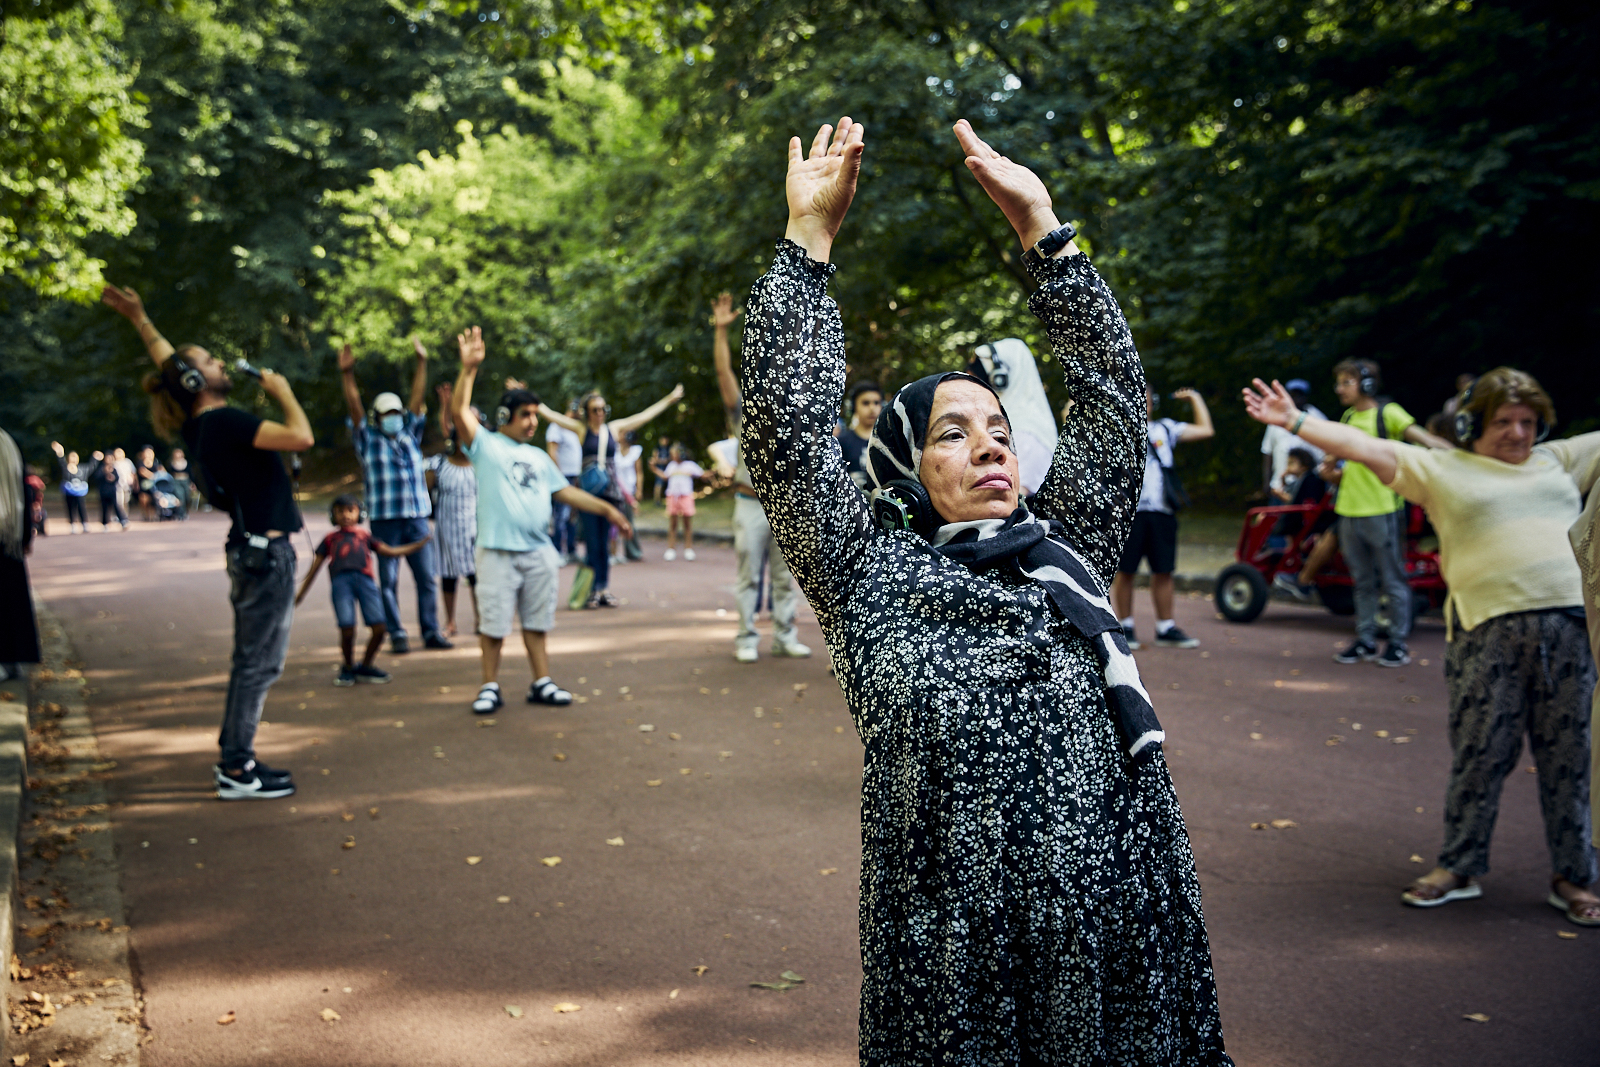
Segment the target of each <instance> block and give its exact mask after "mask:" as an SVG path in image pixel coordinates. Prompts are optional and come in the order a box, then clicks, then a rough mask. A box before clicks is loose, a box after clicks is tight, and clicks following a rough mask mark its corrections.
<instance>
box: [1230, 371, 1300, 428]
mask: <svg viewBox="0 0 1600 1067" xmlns="http://www.w3.org/2000/svg"><path fill="white" fill-rule="evenodd" d="M1244 409H1245V411H1247V412H1249V414H1250V417H1251V418H1252V419H1255V420H1256V421H1257V422H1264V423H1266V424H1267V425H1268V426H1287V425H1289V423H1291V422H1293V421H1294V419H1295V416H1297V415H1299V414H1300V409H1299V408H1297V407H1295V406H1294V401H1293V400H1290V399H1289V390H1287V389H1285V388H1284V387H1283V386H1282V385H1279V384H1278V381H1277V379H1276V378H1274V379H1273V381H1272V384H1271V385H1268V384H1267V383H1266V382H1264V381H1262V380H1261V379H1260V378H1257V379H1255V388H1254V389H1252V388H1251V387H1250V386H1248V385H1247V386H1245V387H1244Z"/></svg>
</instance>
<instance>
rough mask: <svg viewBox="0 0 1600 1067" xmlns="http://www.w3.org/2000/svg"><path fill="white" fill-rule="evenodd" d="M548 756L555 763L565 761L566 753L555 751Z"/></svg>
mask: <svg viewBox="0 0 1600 1067" xmlns="http://www.w3.org/2000/svg"><path fill="white" fill-rule="evenodd" d="M550 758H551V759H553V760H555V761H556V762H557V763H565V762H567V754H566V753H565V752H557V753H556V754H555V755H553V756H551V757H550Z"/></svg>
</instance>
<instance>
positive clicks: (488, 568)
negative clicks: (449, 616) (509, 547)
mask: <svg viewBox="0 0 1600 1067" xmlns="http://www.w3.org/2000/svg"><path fill="white" fill-rule="evenodd" d="M477 561H478V632H479V633H480V634H483V635H484V636H486V637H505V636H506V635H507V634H509V633H510V632H511V621H512V620H513V619H517V620H519V621H521V623H522V628H523V629H524V630H531V631H533V632H535V633H545V632H546V631H548V630H550V629H552V628H553V627H554V626H555V624H556V595H557V592H558V590H557V588H556V587H557V585H558V584H559V579H560V577H561V556H560V554H559V553H557V552H556V550H555V547H554V546H552V545H541V546H540V547H539V548H535V549H531V550H529V551H527V552H503V551H501V550H500V549H498V548H484V547H483V546H482V545H479V546H478V551H477Z"/></svg>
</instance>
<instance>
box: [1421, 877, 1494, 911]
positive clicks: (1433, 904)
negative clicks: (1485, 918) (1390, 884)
mask: <svg viewBox="0 0 1600 1067" xmlns="http://www.w3.org/2000/svg"><path fill="white" fill-rule="evenodd" d="M1419 885H1424V886H1428V887H1429V888H1430V889H1438V890H1440V893H1439V895H1438V896H1436V897H1423V896H1418V895H1417V894H1415V893H1413V892H1412V891H1411V890H1412V889H1415V888H1416V887H1417V886H1419ZM1481 896H1483V886H1482V885H1480V884H1479V883H1477V882H1468V883H1467V884H1466V885H1458V886H1456V887H1455V888H1454V889H1445V888H1444V887H1443V886H1436V885H1433V884H1432V883H1431V882H1413V883H1411V888H1410V889H1407V890H1406V891H1405V892H1404V893H1401V894H1400V902H1401V903H1403V904H1409V905H1410V906H1411V907H1413V908H1437V907H1438V906H1439V905H1441V904H1448V903H1450V902H1451V901H1453V900H1476V899H1478V898H1479V897H1481Z"/></svg>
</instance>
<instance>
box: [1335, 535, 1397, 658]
mask: <svg viewBox="0 0 1600 1067" xmlns="http://www.w3.org/2000/svg"><path fill="white" fill-rule="evenodd" d="M1405 521H1406V513H1405V509H1404V508H1402V509H1400V510H1399V511H1392V512H1390V513H1389V514H1387V515H1363V516H1361V517H1359V518H1353V517H1351V516H1348V515H1345V516H1341V517H1340V519H1339V551H1340V552H1342V553H1343V554H1344V562H1345V566H1347V567H1349V568H1350V579H1351V581H1352V582H1353V583H1354V585H1355V590H1354V592H1355V600H1356V637H1357V638H1358V639H1359V640H1362V641H1365V642H1367V644H1369V645H1375V644H1377V643H1378V598H1379V597H1380V596H1382V597H1387V598H1388V600H1389V625H1388V630H1389V640H1391V641H1398V642H1400V643H1401V644H1405V640H1406V638H1407V637H1408V636H1410V634H1411V586H1410V584H1409V583H1407V582H1406V558H1405V552H1406V536H1405Z"/></svg>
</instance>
